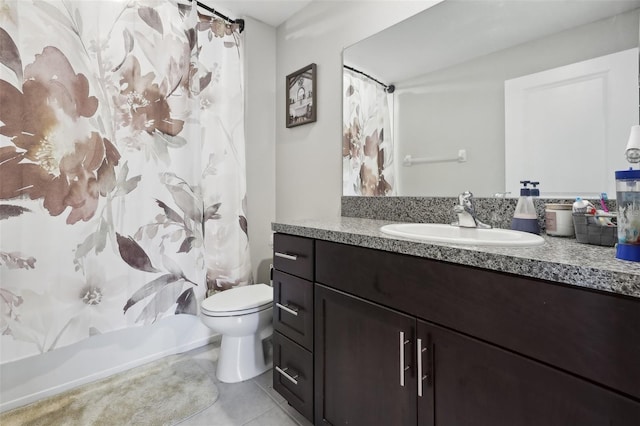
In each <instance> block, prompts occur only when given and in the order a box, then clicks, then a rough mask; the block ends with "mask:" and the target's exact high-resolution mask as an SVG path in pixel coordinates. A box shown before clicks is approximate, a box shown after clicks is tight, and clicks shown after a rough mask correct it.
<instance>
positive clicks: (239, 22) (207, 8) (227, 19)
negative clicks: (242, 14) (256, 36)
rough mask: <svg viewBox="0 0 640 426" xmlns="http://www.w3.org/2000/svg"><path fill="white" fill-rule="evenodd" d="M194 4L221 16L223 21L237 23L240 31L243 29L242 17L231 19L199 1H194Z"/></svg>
mask: <svg viewBox="0 0 640 426" xmlns="http://www.w3.org/2000/svg"><path fill="white" fill-rule="evenodd" d="M191 1H193V0H191ZM196 5H198V6H200V7H201V8H203V9H204V10H206V11H207V12H209V13H213V14H214V15H216V16H217V17H218V18H222V19H224V20H225V21H227V22H229V23H231V24H238V25H239V26H240V32H243V31H244V19H231V18H229V17H228V16H225V15H223V14H222V13H220V12H217V11H216V10H215V9H213V8H211V7H209V6H207V5H206V4H203V3H200V2H199V1H196Z"/></svg>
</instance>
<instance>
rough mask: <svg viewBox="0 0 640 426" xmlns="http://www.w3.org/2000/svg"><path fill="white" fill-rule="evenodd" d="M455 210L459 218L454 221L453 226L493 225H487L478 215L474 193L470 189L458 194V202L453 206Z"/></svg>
mask: <svg viewBox="0 0 640 426" xmlns="http://www.w3.org/2000/svg"><path fill="white" fill-rule="evenodd" d="M453 212H454V213H455V214H456V215H457V216H458V220H457V221H455V222H453V223H452V225H453V226H460V227H462V228H483V229H488V228H491V225H487V224H486V223H484V222H482V221H481V220H480V219H478V217H477V216H476V208H475V205H474V202H473V194H472V193H471V192H470V191H465V192H463V193H462V194H460V195H458V204H456V205H455V206H453Z"/></svg>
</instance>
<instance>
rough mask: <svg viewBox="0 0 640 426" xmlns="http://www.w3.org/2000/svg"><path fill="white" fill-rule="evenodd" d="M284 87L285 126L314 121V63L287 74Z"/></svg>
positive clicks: (315, 106) (315, 107) (315, 108)
mask: <svg viewBox="0 0 640 426" xmlns="http://www.w3.org/2000/svg"><path fill="white" fill-rule="evenodd" d="M285 89H286V91H287V93H286V96H285V99H286V103H287V105H286V107H287V112H286V115H285V117H286V118H287V127H295V126H300V125H302V124H307V123H313V122H314V121H316V115H317V114H316V110H317V108H318V107H317V104H316V64H311V65H307V66H306V67H304V68H300V69H299V70H298V71H296V72H293V73H291V74H289V75H288V76H287V85H286V87H285Z"/></svg>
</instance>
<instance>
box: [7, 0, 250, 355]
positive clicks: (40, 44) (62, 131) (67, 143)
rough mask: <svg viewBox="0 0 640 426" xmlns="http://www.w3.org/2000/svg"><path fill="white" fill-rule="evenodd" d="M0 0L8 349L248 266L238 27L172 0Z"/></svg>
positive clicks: (186, 310) (86, 328) (136, 318)
mask: <svg viewBox="0 0 640 426" xmlns="http://www.w3.org/2000/svg"><path fill="white" fill-rule="evenodd" d="M6 5H8V7H4V8H2V9H0V45H1V47H2V49H1V50H0V339H1V340H0V343H1V344H0V362H9V361H12V360H16V359H19V358H23V357H26V356H31V355H34V354H38V353H42V352H46V351H50V350H52V349H55V348H58V347H61V346H64V345H68V344H72V343H74V342H77V341H79V340H82V339H84V338H87V337H89V336H91V335H94V334H99V333H105V332H108V331H112V330H117V329H121V328H124V327H129V326H133V325H140V324H149V323H152V322H154V321H156V320H158V319H159V318H162V317H165V316H169V315H176V314H192V315H195V314H197V312H198V305H199V302H200V301H201V300H202V299H203V298H204V297H205V295H207V294H209V293H211V292H213V291H216V290H223V289H226V288H229V287H231V286H235V285H244V284H248V283H250V282H251V280H252V278H251V272H250V271H251V267H250V260H249V250H248V237H247V220H246V215H245V211H246V199H245V195H246V185H245V170H244V164H245V162H244V133H243V123H244V112H243V88H242V59H243V58H242V37H241V36H240V34H239V29H238V27H237V25H231V24H227V23H225V22H223V21H221V20H219V19H216V18H212V17H209V16H203V15H199V14H198V13H197V11H196V9H195V6H192V5H191V4H180V3H177V2H175V1H165V0H136V1H107V0H97V1H90V2H86V1H80V0H59V1H39V0H32V1H31V0H29V1H27V0H24V1H11V0H10V1H9V2H8V3H6Z"/></svg>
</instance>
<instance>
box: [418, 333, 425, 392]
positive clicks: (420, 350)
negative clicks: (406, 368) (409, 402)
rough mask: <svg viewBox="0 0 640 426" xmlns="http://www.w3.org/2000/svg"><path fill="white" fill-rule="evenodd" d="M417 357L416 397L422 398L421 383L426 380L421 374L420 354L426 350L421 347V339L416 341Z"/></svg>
mask: <svg viewBox="0 0 640 426" xmlns="http://www.w3.org/2000/svg"><path fill="white" fill-rule="evenodd" d="M417 348H418V349H417V351H418V353H417V356H418V396H422V382H423V381H424V379H426V378H427V376H426V375H423V374H422V353H423V352H426V351H427V348H423V347H422V339H417Z"/></svg>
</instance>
